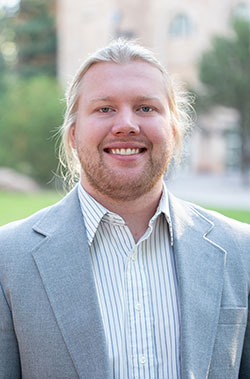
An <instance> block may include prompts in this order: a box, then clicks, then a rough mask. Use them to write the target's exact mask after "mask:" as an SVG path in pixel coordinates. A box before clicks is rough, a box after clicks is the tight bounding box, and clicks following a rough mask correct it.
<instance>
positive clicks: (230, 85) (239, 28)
mask: <svg viewBox="0 0 250 379" xmlns="http://www.w3.org/2000/svg"><path fill="white" fill-rule="evenodd" d="M200 79H201V81H202V82H203V83H204V84H205V85H206V90H207V93H206V97H205V98H206V99H207V101H208V103H210V104H215V105H217V104H221V105H224V106H228V107H233V108H235V109H237V110H238V111H239V114H240V118H241V122H240V137H241V170H242V173H243V177H244V178H245V181H246V182H247V172H248V170H249V166H250V106H249V104H250V22H249V20H247V19H242V18H241V19H240V18H235V19H234V22H233V30H232V34H231V37H222V36H217V37H215V38H214V39H213V41H212V48H211V50H210V51H207V52H205V53H204V54H203V56H202V59H201V62H200ZM203 102H204V101H203Z"/></svg>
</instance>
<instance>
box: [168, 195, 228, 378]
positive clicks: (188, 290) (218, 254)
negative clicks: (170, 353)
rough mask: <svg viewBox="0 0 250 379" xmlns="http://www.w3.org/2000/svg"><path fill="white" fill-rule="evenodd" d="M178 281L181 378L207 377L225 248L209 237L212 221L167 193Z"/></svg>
mask: <svg viewBox="0 0 250 379" xmlns="http://www.w3.org/2000/svg"><path fill="white" fill-rule="evenodd" d="M170 212H171V219H172V222H173V231H174V256H175V259H176V269H177V277H178V284H179V299H180V317H181V341H180V343H181V352H180V355H181V356H180V359H181V368H182V378H183V379H194V378H207V375H208V371H209V365H210V360H211V356H212V351H213V345H214V342H215V335H216V328H217V323H218V319H219V312H220V302H221V296H222V288H223V274H224V266H225V257H226V252H225V250H224V249H222V248H221V247H220V246H219V245H217V244H216V243H215V242H213V241H212V240H211V239H210V238H211V237H210V235H211V234H212V233H211V232H212V229H213V223H212V222H210V221H209V220H208V219H206V218H205V217H204V216H202V215H201V214H199V212H197V210H195V209H194V208H192V206H191V205H188V203H181V202H180V201H179V200H177V199H175V198H174V197H173V196H172V195H170Z"/></svg>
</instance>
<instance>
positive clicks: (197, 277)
mask: <svg viewBox="0 0 250 379" xmlns="http://www.w3.org/2000/svg"><path fill="white" fill-rule="evenodd" d="M170 212H171V217H172V221H173V230H174V255H175V259H176V268H177V275H178V282H179V296H180V307H181V351H180V362H181V371H182V378H183V379H205V378H209V379H233V378H234V379H236V378H241V379H243V378H244V379H247V378H250V326H249V325H250V323H249V312H248V298H249V284H250V227H249V225H245V224H241V223H239V222H236V221H233V220H230V219H227V218H226V217H223V216H220V215H218V214H216V213H214V212H210V211H205V210H204V209H202V208H199V207H197V206H195V205H193V204H190V203H186V202H184V201H181V200H178V199H176V198H175V197H174V196H172V195H170ZM19 378H23V379H49V378H51V379H74V378H78V379H79V378H81V379H100V378H104V379H106V378H107V379H108V378H111V374H110V370H109V363H108V357H107V350H106V346H105V336H104V330H103V325H102V321H101V315H100V311H99V305H98V299H97V294H96V291H95V283H94V277H93V273H92V268H91V261H90V256H89V249H88V244H87V239H86V234H85V228H84V222H83V217H82V214H81V209H80V205H79V200H78V196H77V191H76V189H74V190H73V191H72V192H70V193H69V194H68V195H67V196H66V197H65V198H64V199H63V200H62V201H60V202H59V203H58V204H56V205H54V206H52V207H50V208H47V209H45V210H42V211H40V212H38V213H37V214H35V215H33V216H32V217H30V218H28V219H26V220H23V221H18V222H15V223H12V224H9V225H7V226H4V227H2V228H0V379H19Z"/></svg>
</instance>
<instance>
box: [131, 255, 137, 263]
mask: <svg viewBox="0 0 250 379" xmlns="http://www.w3.org/2000/svg"><path fill="white" fill-rule="evenodd" d="M131 261H133V262H135V261H136V254H133V255H131Z"/></svg>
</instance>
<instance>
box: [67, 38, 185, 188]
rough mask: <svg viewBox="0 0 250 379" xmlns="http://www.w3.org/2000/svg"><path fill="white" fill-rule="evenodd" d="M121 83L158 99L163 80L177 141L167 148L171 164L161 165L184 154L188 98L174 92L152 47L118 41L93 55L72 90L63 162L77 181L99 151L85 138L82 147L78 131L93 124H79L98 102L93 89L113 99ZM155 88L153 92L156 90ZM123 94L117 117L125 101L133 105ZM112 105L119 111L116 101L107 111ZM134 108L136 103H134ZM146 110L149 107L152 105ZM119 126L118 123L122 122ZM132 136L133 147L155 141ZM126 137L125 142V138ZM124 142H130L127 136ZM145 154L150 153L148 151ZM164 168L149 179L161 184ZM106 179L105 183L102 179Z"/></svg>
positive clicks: (165, 105) (68, 104) (165, 100)
mask: <svg viewBox="0 0 250 379" xmlns="http://www.w3.org/2000/svg"><path fill="white" fill-rule="evenodd" d="M143 73H144V74H143ZM105 75H106V76H105ZM124 75H125V76H126V75H128V80H130V83H131V89H129V88H127V85H126V78H125V79H124V81H123V79H122V78H124ZM154 75H155V76H157V79H156V80H154ZM104 77H105V78H104ZM111 78H112V79H113V81H111ZM150 80H151V82H150ZM98 81H99V82H98ZM115 81H117V82H119V83H120V84H121V85H123V86H124V91H125V89H126V90H127V92H128V93H137V95H138V96H142V95H144V94H143V93H142V91H144V92H147V89H148V90H149V91H148V94H149V95H150V96H151V93H152V96H154V93H153V87H154V84H155V82H157V81H158V82H159V85H160V86H161V85H162V88H161V89H160V91H161V92H162V95H164V99H163V98H162V102H165V104H164V107H165V108H166V109H165V110H166V111H167V113H168V114H167V115H166V116H167V117H165V121H166V127H167V126H168V128H169V129H171V130H172V133H173V134H172V135H173V141H172V140H171V141H169V144H170V146H169V147H168V149H167V150H168V153H167V154H166V156H164V154H163V157H162V160H164V159H165V160H166V162H165V164H163V163H161V165H162V167H163V168H164V169H166V168H167V165H168V163H169V160H170V159H171V158H172V155H173V151H174V148H175V149H177V150H180V147H181V140H182V137H183V135H184V133H185V129H186V128H187V125H188V117H187V114H186V112H185V108H186V103H185V102H184V101H183V100H184V99H183V98H181V97H180V96H179V93H177V91H176V89H174V86H173V83H172V82H171V80H170V78H169V75H168V74H167V72H166V71H165V69H164V68H163V66H162V65H161V64H160V63H159V61H158V60H157V59H156V58H155V57H154V56H153V54H152V53H151V52H150V51H148V50H147V49H145V48H143V47H142V46H140V45H137V44H135V43H133V42H128V41H123V40H118V41H114V42H112V43H111V44H110V45H108V46H107V47H105V48H103V49H101V50H98V51H97V52H96V53H94V54H93V55H91V56H90V57H89V58H88V59H87V60H86V61H85V62H84V63H83V65H82V66H81V67H80V69H79V71H78V72H77V74H76V76H75V78H74V80H73V82H72V84H71V86H70V87H69V90H68V92H67V110H66V114H65V120H64V124H63V126H62V143H63V145H62V146H63V149H62V150H63V152H64V161H63V162H64V164H66V166H67V168H68V169H69V172H70V175H71V177H74V176H76V175H79V173H80V171H81V168H82V169H83V170H82V175H84V174H86V171H87V170H88V169H87V167H86V166H85V159H86V160H88V159H87V158H88V155H87V154H92V153H93V151H92V153H91V150H88V146H86V149H85V146H84V143H85V141H84V140H81V146H79V142H80V141H79V139H80V133H78V129H83V128H84V125H86V128H87V121H89V120H90V118H89V119H88V120H87V119H84V120H83V121H82V123H81V125H80V123H79V119H80V116H81V115H82V114H83V113H84V112H85V111H84V107H86V106H87V102H88V101H92V100H91V99H90V98H88V95H89V94H90V92H91V91H92V89H93V88H94V87H95V92H93V91H92V92H93V93H92V94H91V95H90V97H91V96H92V97H93V96H94V97H95V96H96V95H97V97H102V99H103V98H104V97H107V96H108V97H109V98H110V97H112V92H110V91H113V87H112V85H113V84H114V82H115ZM122 81H123V83H122ZM137 82H138V83H139V82H140V84H141V88H137V87H139V85H138V86H136V83H137ZM107 83H108V86H107V88H106V91H107V92H109V93H104V92H103V90H104V87H105V86H106V84H107ZM161 83H162V84H161ZM132 84H134V86H132ZM149 87H150V88H152V91H151V92H150V88H149ZM102 89H103V90H102ZM158 89H159V88H156V87H155V90H156V91H158ZM98 91H99V92H98ZM129 91H130V92H129ZM140 91H141V92H140ZM99 95H101V96H99ZM123 95H124V96H123ZM117 96H119V99H120V98H123V104H122V105H121V107H120V105H119V109H118V105H117V104H114V107H115V108H116V109H115V112H116V115H117V114H118V113H119V114H121V113H122V111H123V109H124V106H125V101H127V100H125V93H123V91H122V93H120V94H119V93H118V92H117ZM160 96H161V94H160ZM162 97H163V96H162ZM85 100H86V101H85ZM112 101H115V102H117V97H116V98H114V99H112ZM129 101H130V100H129ZM132 101H135V100H134V99H133V100H131V102H132ZM107 104H108V106H109V107H110V106H112V107H113V104H111V103H110V104H109V103H108V102H106V103H104V102H103V103H101V105H102V107H104V106H106V108H107ZM138 104H139V103H138ZM145 104H146V103H145ZM123 105H124V106H123ZM139 105H140V104H139ZM142 105H143V104H142ZM122 106H123V108H122ZM133 106H135V105H134V104H133ZM146 106H148V105H147V104H146ZM149 106H150V103H149ZM131 107H132V105H131ZM143 109H144V110H146V108H143ZM105 111H106V110H105ZM118 111H119V112H118ZM108 112H109V111H108ZM85 113H86V112H85ZM155 113H156V112H155ZM137 116H138V113H137ZM105 117H106V116H105ZM150 120H151V121H152V123H153V122H154V120H155V121H156V118H155V119H153V118H152V117H151V119H150ZM158 121H159V119H158ZM158 121H157V122H158ZM115 122H116V123H117V120H116V121H115ZM119 122H120V121H119ZM133 122H134V120H133ZM137 122H139V123H140V122H141V121H138V120H135V123H137ZM161 122H162V120H161ZM77 125H78V126H77ZM76 126H77V128H76ZM88 128H89V129H88V130H85V132H86V133H87V134H84V139H85V140H86V135H87V136H88V135H89V134H88V133H89V132H91V128H90V127H89V126H88ZM153 128H154V126H153V124H152V126H151V129H153ZM76 129H77V130H76ZM75 132H76V133H75ZM143 133H144V131H143V130H142V135H143ZM132 134H133V135H131V133H130V137H129V138H130V139H131V141H130V142H132V143H133V142H134V141H137V142H138V144H139V145H140V143H141V146H142V145H143V143H145V144H146V143H149V142H150V141H149V142H147V141H146V137H145V138H142V141H143V142H142V141H140V138H139V137H138V136H135V135H136V134H137V132H136V133H132ZM75 135H76V140H77V141H76V143H74V142H75ZM117 136H118V134H116V135H115V137H114V140H117ZM121 137H122V136H121V135H120V134H119V138H118V139H119V140H121ZM122 138H123V140H124V136H123V137H122ZM107 141H109V143H110V144H111V146H113V145H114V144H115V143H114V141H113V140H112V138H111V139H110V138H104V145H105V143H106V142H107ZM124 141H125V142H128V140H127V137H126V139H125V140H124ZM124 141H123V142H124ZM86 143H87V140H86ZM100 144H101V146H102V143H101V141H100ZM166 144H168V140H166ZM77 145H78V146H77ZM139 145H138V146H139ZM128 147H129V146H128ZM98 149H99V147H98ZM104 149H105V146H104ZM145 150H146V147H145ZM86 151H87V152H88V153H87V154H86ZM84 153H85V154H84ZM102 153H103V154H104V153H107V149H106V150H104V151H103V152H102ZM104 156H105V154H104ZM151 158H152V157H151ZM122 159H123V158H122ZM79 161H81V164H79V163H80V162H79ZM155 163H156V165H158V166H159V162H155ZM101 164H103V160H102V159H101V160H100V162H99V165H100V166H101ZM104 166H105V165H104ZM162 167H161V169H160V170H158V171H159V172H157V173H156V171H157V170H156V168H154V170H153V171H152V172H151V173H149V175H151V176H152V175H154V174H156V179H155V180H158V178H159V177H160V176H161V175H162ZM104 168H105V167H104ZM145 168H146V167H145ZM147 168H149V167H147ZM95 171H96V167H95ZM149 171H150V170H149ZM99 174H101V168H100V172H99ZM107 174H109V175H110V174H112V173H110V172H106V175H107ZM127 174H129V172H127ZM87 175H88V173H87ZM90 175H91V174H90ZM131 175H132V174H131ZM131 175H130V176H131ZM88 178H89V179H90V180H91V177H90V176H89V175H88ZM102 180H104V179H103V178H102ZM109 181H112V178H111V177H109ZM121 185H122V183H121ZM144 186H145V183H144Z"/></svg>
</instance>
